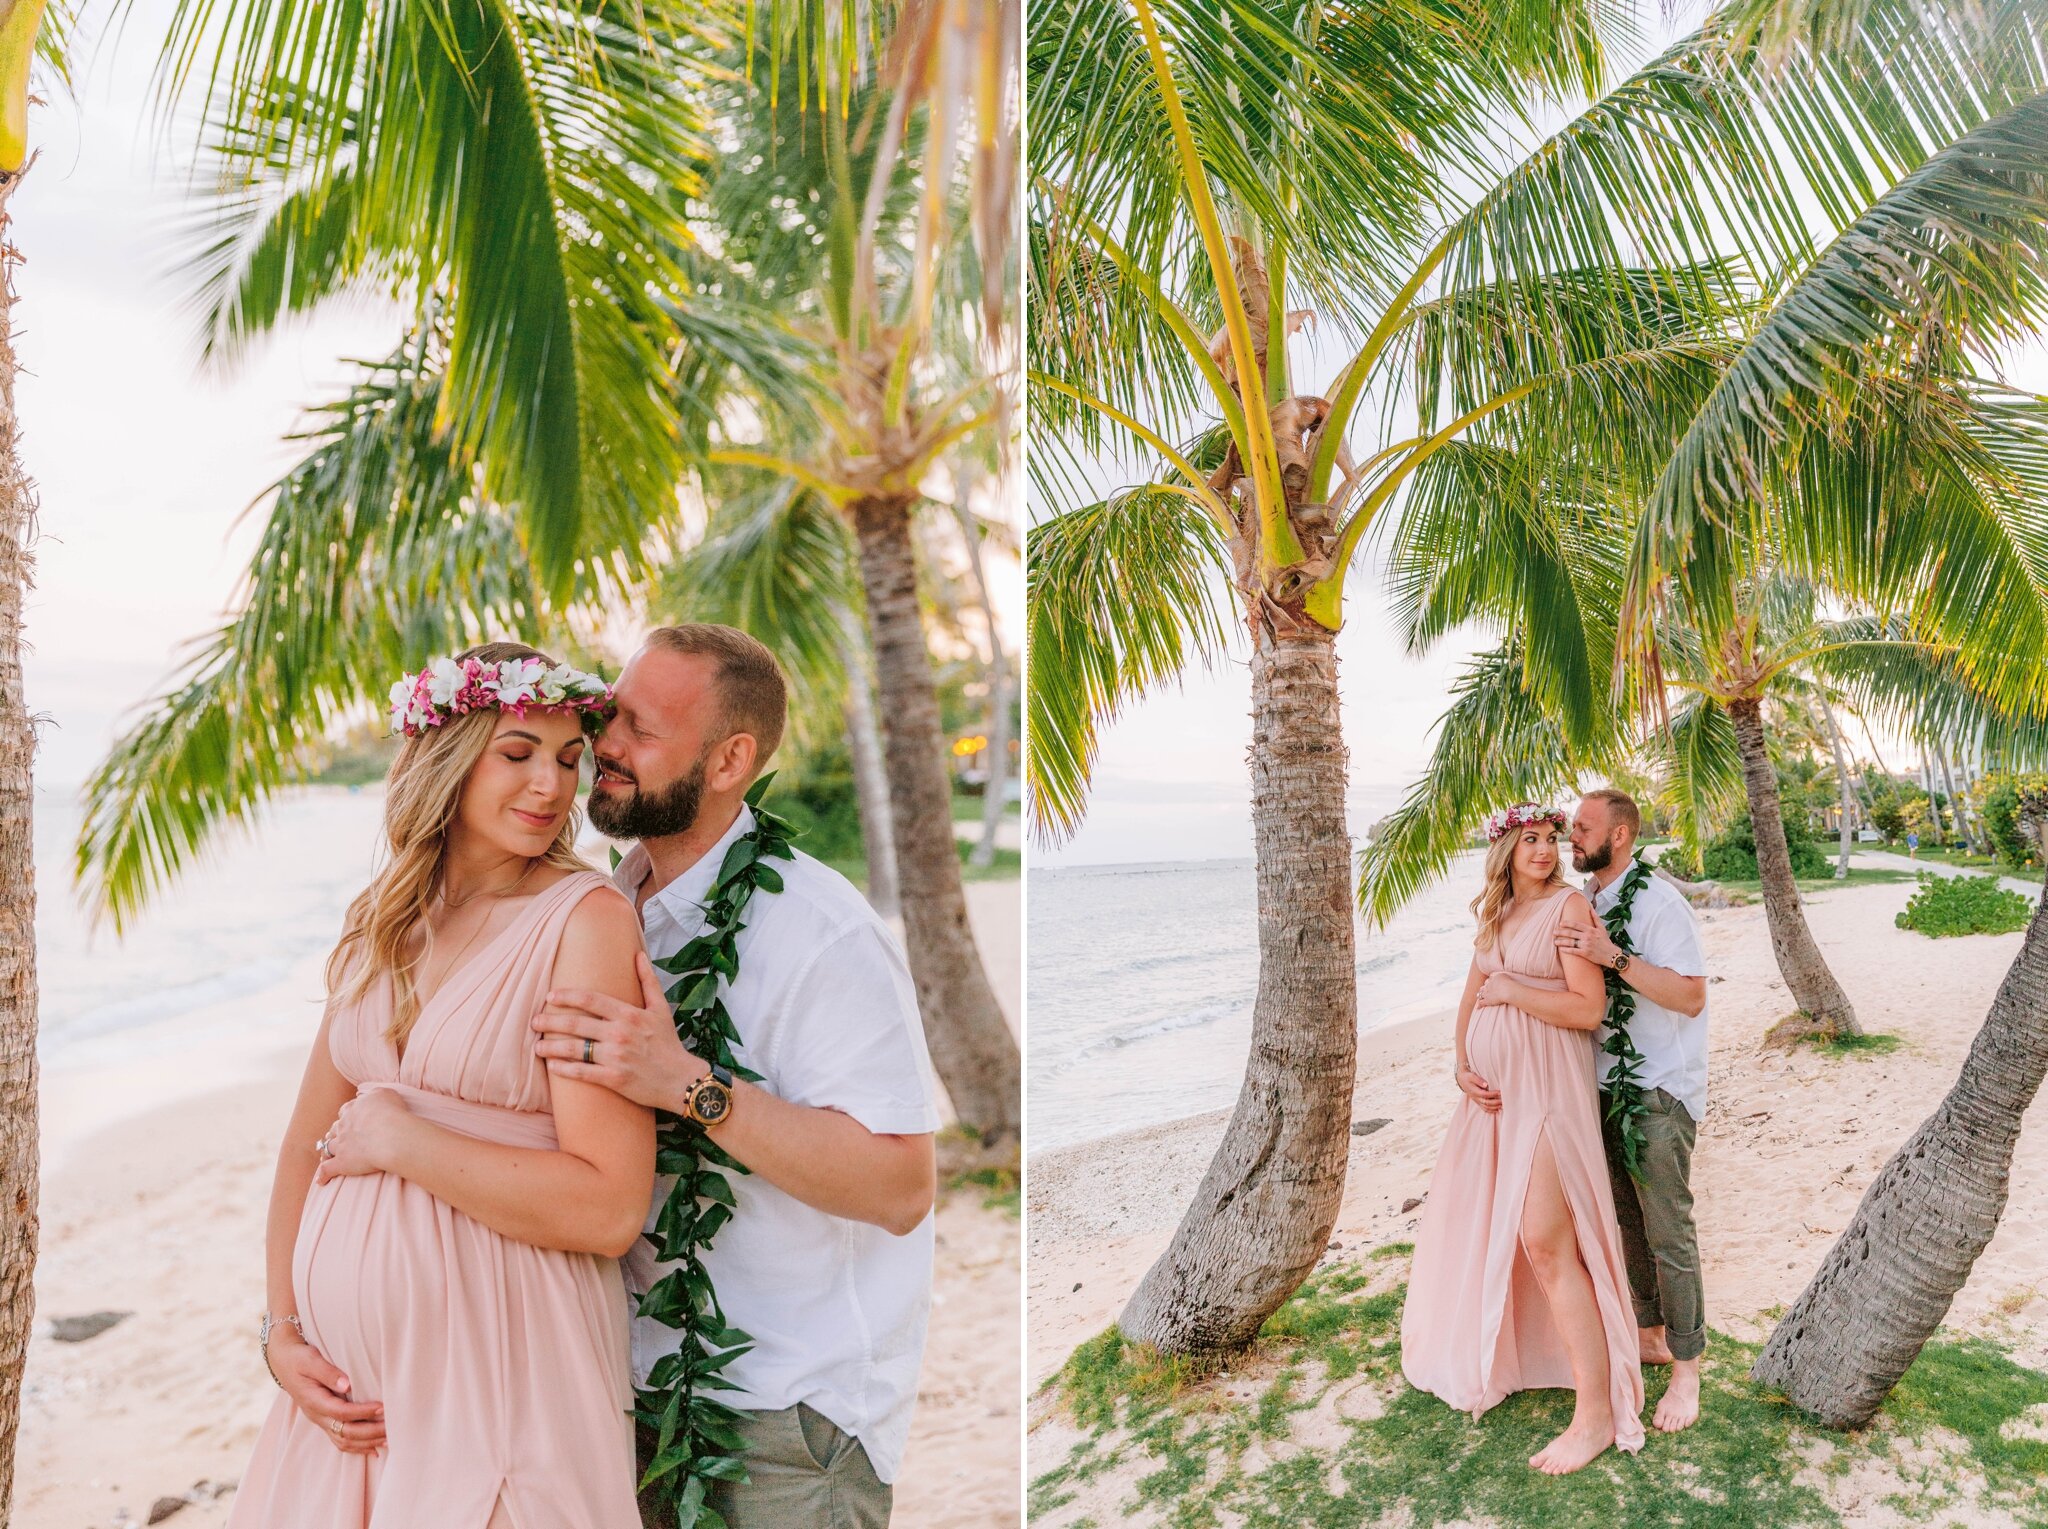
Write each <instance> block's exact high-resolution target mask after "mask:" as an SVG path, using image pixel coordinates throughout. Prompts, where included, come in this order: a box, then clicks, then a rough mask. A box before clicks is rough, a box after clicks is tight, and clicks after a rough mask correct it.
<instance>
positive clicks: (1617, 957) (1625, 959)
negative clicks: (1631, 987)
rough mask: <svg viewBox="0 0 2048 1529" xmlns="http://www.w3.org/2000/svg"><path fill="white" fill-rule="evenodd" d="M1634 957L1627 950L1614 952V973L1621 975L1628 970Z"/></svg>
mask: <svg viewBox="0 0 2048 1529" xmlns="http://www.w3.org/2000/svg"><path fill="white" fill-rule="evenodd" d="M1634 959H1635V958H1634V957H1633V956H1631V955H1630V954H1629V953H1628V952H1627V951H1625V950H1617V951H1616V952H1615V953H1614V975H1615V976H1617V977H1619V976H1620V975H1621V974H1622V973H1623V972H1625V971H1627V970H1628V963H1629V962H1630V961H1632V960H1634Z"/></svg>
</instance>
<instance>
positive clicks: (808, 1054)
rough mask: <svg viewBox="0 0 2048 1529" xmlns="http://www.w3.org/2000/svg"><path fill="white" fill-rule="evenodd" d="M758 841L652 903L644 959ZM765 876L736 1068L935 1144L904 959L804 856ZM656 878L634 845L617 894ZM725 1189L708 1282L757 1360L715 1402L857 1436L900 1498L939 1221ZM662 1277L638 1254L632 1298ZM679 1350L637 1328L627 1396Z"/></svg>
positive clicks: (689, 928) (732, 1000) (756, 905)
mask: <svg viewBox="0 0 2048 1529" xmlns="http://www.w3.org/2000/svg"><path fill="white" fill-rule="evenodd" d="M753 826H754V815H753V813H752V812H751V811H749V810H748V809H747V808H746V807H744V806H742V807H741V808H740V813H739V817H738V819H737V820H736V821H735V822H734V823H733V825H732V827H731V828H730V829H729V830H728V831H727V832H726V834H725V836H724V837H723V838H721V839H720V840H719V841H718V843H716V844H714V845H713V846H712V847H711V848H710V850H708V851H707V852H706V853H705V855H704V856H703V858H702V859H700V860H698V861H697V863H696V864H694V865H692V866H691V867H690V869H689V870H687V871H685V872H684V873H683V874H682V875H680V876H678V877H677V878H676V879H675V880H674V881H672V882H670V883H669V884H668V885H667V886H666V887H663V888H662V889H661V890H660V891H659V892H656V893H654V894H653V895H652V896H651V897H649V898H648V899H647V901H646V903H645V904H644V905H643V906H642V908H641V910H640V922H641V929H642V933H643V935H644V937H645V939H646V943H647V953H648V955H650V956H651V957H653V958H654V959H656V960H661V959H664V958H666V957H668V956H672V955H674V954H675V953H676V952H677V951H678V950H680V949H681V948H682V947H683V946H684V945H685V944H687V943H688V942H689V941H690V940H692V939H694V938H695V937H696V936H697V935H699V934H701V933H703V931H704V909H703V900H704V899H705V898H707V897H708V896H709V895H710V891H711V884H712V880H713V878H714V877H715V876H716V875H717V874H718V868H719V866H720V865H722V864H723V863H724V860H725V854H726V851H727V850H728V849H729V848H730V847H731V846H732V844H733V843H734V841H736V840H737V839H739V838H740V837H741V836H742V835H744V834H746V833H748V832H749V831H751V829H752V828H753ZM772 864H773V865H774V867H775V869H776V870H778V871H779V872H780V873H781V875H782V883H783V886H782V890H781V891H780V892H772V893H771V892H758V891H757V892H756V893H755V894H754V896H753V899H752V901H750V902H749V903H748V905H747V911H746V914H745V923H746V927H745V928H744V929H742V930H741V931H740V934H739V939H738V949H739V964H740V972H739V977H738V979H737V980H736V981H734V982H733V983H732V984H731V985H730V988H729V989H728V991H727V992H726V995H725V1006H726V1011H727V1013H729V1014H730V1015H731V1016H732V1022H733V1027H734V1028H735V1029H736V1030H737V1031H738V1032H739V1043H738V1045H737V1046H735V1047H734V1048H733V1050H734V1056H735V1058H736V1059H737V1060H738V1061H740V1062H742V1063H743V1064H745V1065H746V1066H747V1067H749V1068H751V1069H752V1070H753V1071H755V1072H757V1073H759V1074H760V1075H761V1085H760V1086H761V1087H762V1088H765V1089H766V1090H767V1091H768V1092H769V1093H771V1094H774V1095H775V1096H776V1097H778V1098H781V1099H787V1100H789V1101H790V1102H791V1103H792V1104H805V1105H812V1106H816V1107H818V1108H822V1109H836V1110H840V1111H843V1112H844V1113H846V1114H848V1115H851V1116H852V1117H853V1118H854V1119H855V1120H858V1121H859V1122H860V1123H861V1124H862V1125H864V1126H866V1127H867V1128H868V1129H869V1130H870V1131H874V1132H877V1133H881V1134H891V1135H906V1136H912V1135H921V1134H923V1133H924V1132H927V1131H936V1130H937V1129H938V1127H939V1117H938V1109H937V1106H936V1103H935V1100H934V1090H933V1086H932V1078H931V1062H930V1059H929V1057H928V1056H927V1055H926V1052H925V1042H924V1028H923V1026H922V1025H921V1024H920V1022H919V1020H918V1013H917V993H916V989H915V988H914V987H913V985H912V983H911V978H910V967H909V964H908V962H907V961H906V960H905V959H904V955H903V948H902V946H901V945H900V944H899V943H898V942H897V939H896V937H895V935H894V934H893V933H891V932H890V930H889V928H888V926H887V925H885V924H884V923H883V922H882V921H881V919H880V918H878V917H877V916H876V914H875V911H874V909H873V908H871V907H870V906H869V905H868V902H867V899H866V898H864V897H862V896H861V894H860V892H859V890H858V889H857V888H856V887H855V886H854V885H853V883H852V882H850V881H848V880H847V879H846V878H845V877H844V876H842V875H840V874H839V873H838V872H837V871H834V870H832V869H831V868H829V867H828V866H825V865H822V864H820V863H819V862H818V861H816V860H814V859H812V858H811V857H810V856H809V855H806V854H804V853H802V852H801V851H799V852H798V853H797V856H796V859H795V860H794V861H784V860H777V861H774V862H772ZM649 870H650V865H649V862H648V858H647V851H646V850H645V849H644V848H642V847H641V846H640V845H637V844H636V845H634V846H633V847H632V848H631V849H630V850H629V851H627V853H626V855H625V856H624V858H623V859H621V860H620V861H619V865H618V869H617V870H616V871H615V872H614V873H613V880H614V882H615V883H616V884H617V886H618V888H619V890H620V891H622V892H624V893H625V894H626V895H627V896H628V897H634V896H635V895H636V894H637V893H638V891H639V888H640V885H641V883H642V882H644V881H645V880H646V879H647V875H648V872H649ZM739 1108H741V1109H744V1108H745V1105H744V1103H742V1104H741V1105H740V1106H739ZM729 1182H730V1183H731V1185H732V1190H733V1195H734V1198H735V1199H736V1201H737V1202H738V1203H737V1205H736V1206H735V1208H734V1211H733V1216H732V1219H731V1220H730V1221H729V1222H727V1223H726V1225H725V1226H724V1227H723V1228H722V1229H721V1230H720V1231H719V1233H718V1236H717V1238H716V1240H715V1241H714V1242H713V1244H712V1246H711V1248H710V1249H709V1250H708V1251H707V1252H706V1253H705V1254H704V1267H705V1269H706V1270H707V1271H708V1272H709V1273H710V1275H711V1281H712V1284H713V1286H714V1287H715V1288H716V1290H717V1292H718V1299H719V1303H720V1305H721V1306H723V1308H724V1310H725V1315H726V1320H727V1322H728V1324H729V1325H731V1326H733V1327H737V1328H739V1329H740V1330H741V1331H743V1332H745V1333H747V1334H749V1335H750V1336H751V1337H752V1339H753V1343H754V1346H753V1349H752V1350H751V1352H748V1353H746V1354H742V1355H741V1356H740V1357H739V1358H737V1359H736V1360H734V1361H733V1363H732V1364H731V1365H730V1366H729V1367H728V1368H727V1369H726V1371H725V1376H726V1378H727V1379H729V1380H731V1381H732V1382H733V1383H734V1384H735V1385H736V1386H738V1388H739V1389H738V1390H737V1391H732V1392H726V1393H722V1394H721V1400H726V1401H730V1402H731V1404H732V1405H733V1406H735V1407H743V1408H749V1409H756V1410H761V1411H774V1410H779V1409H781V1408H785V1407H794V1406H795V1405H796V1404H797V1403H798V1402H808V1403H810V1405H811V1406H812V1407H814V1408H816V1409H817V1410H818V1411H819V1412H822V1413H823V1414H824V1415H825V1416H826V1417H828V1418H830V1419H831V1420H832V1421H833V1422H834V1423H837V1424H838V1425H839V1426H840V1427H841V1428H842V1429H844V1430H845V1431H846V1432H848V1433H850V1434H853V1435H854V1436H855V1437H857V1438H858V1439H859V1440H860V1441H861V1444H862V1445H863V1446H864V1447H865V1448H866V1450H867V1452H868V1458H869V1460H870V1461H871V1462H872V1463H873V1465H874V1467H875V1474H876V1475H878V1476H879V1477H881V1479H882V1480H883V1481H893V1480H894V1479H895V1477H896V1470H897V1467H898V1465H899V1464H900V1463H901V1462H902V1459H903V1446H904V1441H905V1439H906V1438H907V1437H908V1435H909V1433H910V1413H911V1408H912V1406H913V1405H914V1403H915V1402H916V1400H917V1374H918V1367H919V1365H920V1363H921V1362H922V1360H923V1357H924V1340H925V1325H926V1319H927V1318H928V1316H929V1315H930V1311H931V1288H932V1247H933V1240H932V1218H931V1217H930V1216H929V1215H927V1216H926V1217H925V1219H924V1221H923V1223H922V1224H921V1225H919V1226H918V1228H917V1229H916V1230H915V1231H913V1232H911V1233H910V1234H909V1235H908V1236H904V1237H896V1236H892V1235H890V1234H889V1233H888V1232H885V1231H883V1230H882V1229H881V1228H880V1227H877V1226H870V1225H868V1224H867V1223H866V1222H861V1221H850V1220H847V1219H846V1218H844V1217H841V1216H833V1215H828V1214H827V1213H825V1212H824V1211H821V1210H813V1209H812V1208H811V1207H810V1206H808V1205H805V1204H804V1203H803V1202H802V1201H800V1200H797V1199H795V1198H794V1197H793V1196H790V1195H787V1194H784V1193H783V1192H782V1191H781V1190H779V1189H777V1188H776V1187H775V1186H774V1185H772V1184H769V1183H767V1182H766V1181H765V1180H763V1179H762V1178H761V1176H760V1175H759V1174H737V1173H736V1174H732V1175H731V1176H730V1178H729ZM673 1183H674V1180H673V1178H671V1177H669V1176H667V1175H664V1176H662V1177H661V1178H659V1179H658V1180H657V1181H656V1183H655V1190H654V1206H653V1209H651V1210H650V1211H649V1213H648V1218H647V1228H648V1230H650V1231H651V1230H652V1229H653V1227H654V1222H655V1212H657V1211H658V1210H659V1209H660V1207H661V1205H662V1202H663V1201H665V1200H666V1199H667V1198H668V1193H669V1189H670V1187H671V1185H672V1184H673ZM666 1272H667V1268H666V1267H665V1266H660V1265H657V1264H656V1263H655V1260H654V1257H653V1252H652V1245H651V1244H650V1243H649V1242H648V1241H646V1240H645V1239H643V1240H642V1241H640V1242H639V1243H638V1244H636V1245H635V1247H634V1250H633V1252H632V1253H631V1254H629V1255H628V1256H627V1259H626V1283H627V1288H628V1289H629V1290H631V1291H633V1292H634V1294H635V1296H636V1298H637V1296H638V1295H639V1294H640V1293H642V1292H644V1291H646V1290H647V1289H649V1288H650V1287H651V1286H652V1285H653V1283H654V1281H655V1280H657V1279H659V1278H660V1277H661V1276H662V1275H663V1274H664V1273H666ZM675 1339H676V1331H675V1329H674V1328H671V1327H666V1326H663V1325H662V1324H661V1323H659V1322H656V1321H653V1320H652V1319H648V1318H636V1319H635V1320H634V1323H633V1378H634V1382H635V1384H641V1385H644V1384H645V1383H646V1379H647V1373H648V1371H649V1370H650V1369H652V1368H653V1366H654V1362H655V1361H656V1360H657V1359H658V1358H660V1357H661V1355H662V1354H663V1353H665V1352H667V1351H668V1350H670V1349H673V1348H674V1347H675Z"/></svg>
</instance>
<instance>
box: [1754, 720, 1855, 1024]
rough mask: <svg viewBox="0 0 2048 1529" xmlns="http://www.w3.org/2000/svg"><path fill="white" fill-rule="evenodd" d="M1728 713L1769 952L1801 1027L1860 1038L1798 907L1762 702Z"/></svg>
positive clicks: (1838, 988)
mask: <svg viewBox="0 0 2048 1529" xmlns="http://www.w3.org/2000/svg"><path fill="white" fill-rule="evenodd" d="M1728 715H1729V717H1730V719H1731V720H1733V722H1734V724H1735V742H1736V746H1737V748H1738V749H1739V750H1740V752H1741V754H1742V784H1743V787H1744V789H1745V791H1746V792H1747V793H1748V796H1749V821H1750V826H1751V827H1752V828H1753V829H1754V831H1755V834H1756V868H1757V874H1758V875H1759V876H1761V877H1762V878H1763V886H1764V917H1765V919H1766V921H1767V922H1768V923H1769V924H1770V926H1771V950H1772V952H1773V953H1774V954H1775V955H1776V956H1777V958H1778V971H1779V972H1780V973H1781V974H1782V975H1783V976H1784V978H1785V986H1786V987H1787V988H1788V989H1790V990H1791V993H1792V998H1793V1001H1794V1002H1796V1003H1797V1004H1798V1005H1799V1009H1800V1014H1801V1017H1802V1021H1801V1028H1802V1029H1803V1030H1806V1031H1810V1032H1812V1033H1816V1034H1824V1035H1861V1034H1862V1033H1863V1032H1862V1030H1861V1029H1859V1028H1858V1026H1857V1024H1856V1012H1855V1010H1853V1009H1852V1008H1850V1007H1849V1000H1848V997H1847V996H1846V995H1845V994H1844V993H1843V992H1842V987H1841V984H1840V983H1838V982H1836V981H1835V974H1834V973H1833V972H1831V971H1829V970H1828V964H1827V962H1826V961H1825V960H1824V959H1823V958H1822V957H1821V953H1820V947H1819V946H1818V945H1816V944H1814V942H1813V932H1812V931H1811V930H1809V929H1808V928H1807V927H1806V915H1805V913H1804V912H1802V911H1801V909H1800V906H1799V885H1798V883H1797V882H1796V881H1795V880H1794V879H1793V876H1792V852H1791V850H1790V849H1789V848H1788V847H1787V846H1786V843H1785V820H1784V817H1783V814H1782V812H1781V810H1780V808H1779V805H1778V775H1777V772H1776V771H1775V770H1773V769H1772V768H1771V756H1770V749H1769V746H1768V745H1767V744H1766V742H1765V740H1764V719H1763V703H1762V702H1761V701H1758V700H1756V699H1754V698H1750V699H1744V700H1739V701H1730V702H1729V703H1728Z"/></svg>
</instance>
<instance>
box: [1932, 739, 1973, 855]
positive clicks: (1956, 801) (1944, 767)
mask: <svg viewBox="0 0 2048 1529" xmlns="http://www.w3.org/2000/svg"><path fill="white" fill-rule="evenodd" d="M1934 757H1935V759H1936V760H1937V761H1939V763H1940V765H1941V789H1942V790H1943V791H1945V792H1947V793H1948V809H1949V811H1950V812H1952V813H1954V814H1955V819H1956V837H1957V838H1958V839H1961V840H1962V841H1963V848H1964V849H1965V850H1968V849H1970V848H1972V847H1973V846H1972V845H1971V842H1970V819H1969V815H1968V814H1967V813H1966V812H1965V811H1964V809H1963V799H1962V798H1961V797H1960V796H1958V795H1956V776H1955V771H1953V770H1951V769H1950V768H1949V767H1948V751H1947V750H1946V749H1942V748H1937V749H1935V751H1934Z"/></svg>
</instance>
